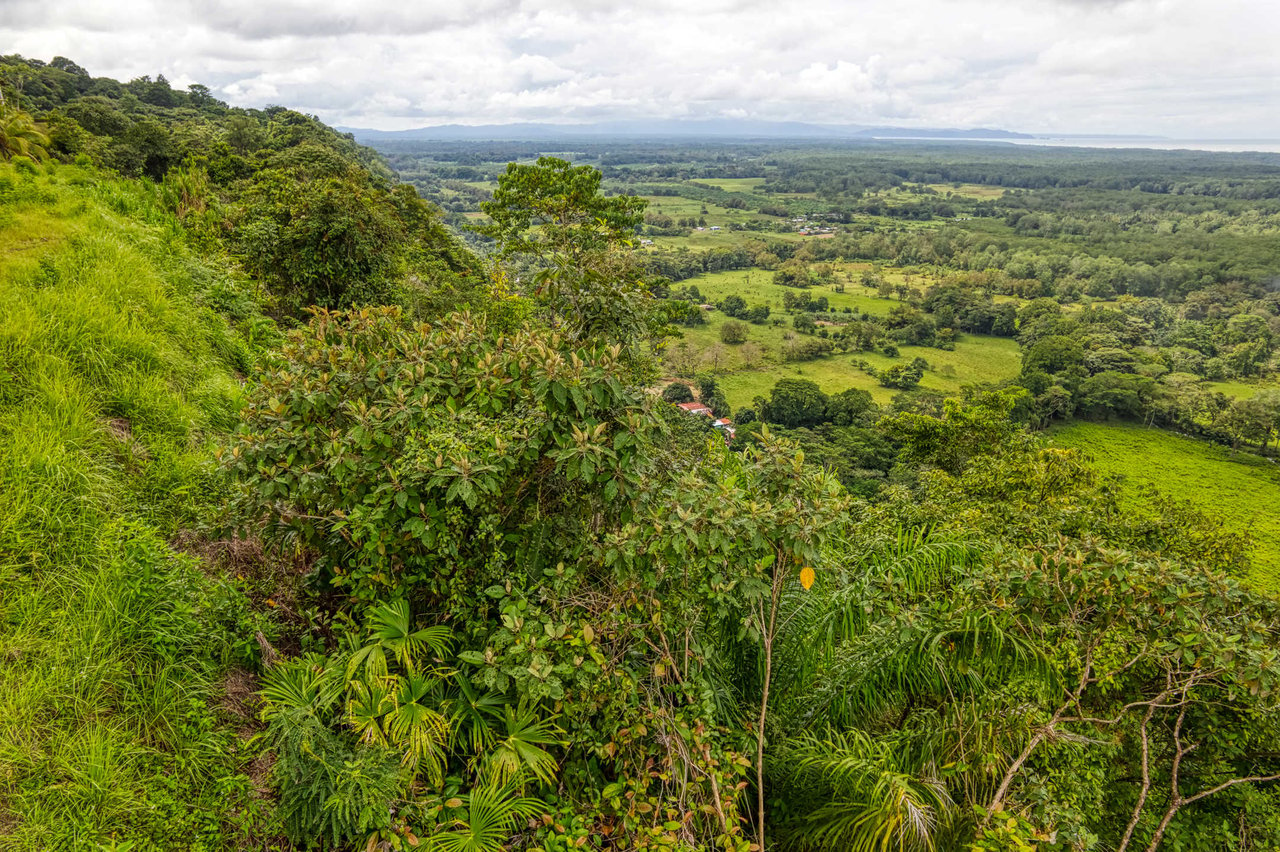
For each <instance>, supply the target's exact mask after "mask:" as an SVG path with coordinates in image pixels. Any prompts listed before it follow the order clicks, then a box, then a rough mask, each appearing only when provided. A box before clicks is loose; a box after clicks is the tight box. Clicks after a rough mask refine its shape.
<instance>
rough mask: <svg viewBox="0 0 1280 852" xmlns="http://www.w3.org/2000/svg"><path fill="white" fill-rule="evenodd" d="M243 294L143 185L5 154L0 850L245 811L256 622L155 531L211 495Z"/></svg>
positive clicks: (206, 841)
mask: <svg viewBox="0 0 1280 852" xmlns="http://www.w3.org/2000/svg"><path fill="white" fill-rule="evenodd" d="M215 305H216V306H220V307H223V308H228V307H230V308H233V309H237V306H238V310H239V316H240V318H241V320H242V321H243V322H242V323H241V326H242V328H241V330H240V331H237V330H236V329H234V328H232V327H231V324H230V323H229V322H228V320H227V319H225V318H224V316H223V315H222V314H221V313H219V312H218V311H217V310H215V309H214V306H215ZM252 305H253V298H252V294H251V293H250V292H248V291H246V290H244V289H243V285H238V284H237V283H236V281H235V279H234V278H233V277H232V276H231V275H230V273H229V272H228V270H227V269H226V268H219V267H218V266H217V265H216V263H213V262H210V261H202V260H197V259H196V258H195V257H193V256H192V254H191V253H190V252H189V250H188V249H187V247H186V245H185V243H184V240H183V237H182V232H181V229H180V228H179V226H178V223H177V221H176V220H175V219H174V218H172V217H171V216H170V215H169V214H168V213H166V212H165V211H164V210H163V209H162V208H161V207H160V205H159V203H158V201H157V194H156V192H155V190H154V189H153V188H152V187H149V186H148V185H146V184H142V183H139V182H136V181H126V180H121V179H117V178H110V177H107V176H105V175H104V174H103V173H100V172H97V171H95V170H93V169H89V168H78V167H75V166H43V167H40V168H39V169H38V170H37V169H36V168H33V167H31V166H30V165H29V164H26V163H21V162H20V166H19V168H15V167H14V166H12V165H4V164H0V589H4V593H3V594H0V660H2V661H3V665H0V847H3V848H6V849H8V848H12V849H32V850H35V849H55V848H56V849H73V848H74V849H83V848H90V849H97V848H188V849H214V848H234V847H240V846H242V845H244V844H245V843H247V838H248V834H249V833H250V832H251V831H253V830H255V829H254V825H255V824H257V823H259V822H261V820H260V819H259V817H260V814H259V813H258V812H259V811H260V810H261V807H260V805H259V804H258V803H257V802H256V801H255V799H254V796H253V788H252V784H251V782H250V779H249V777H248V775H246V773H245V771H244V770H245V768H246V760H247V756H246V755H245V752H244V745H243V743H242V742H241V740H240V738H239V737H238V736H237V735H236V733H235V730H234V729H233V727H232V724H231V723H232V722H235V721H239V720H236V719H234V718H232V717H230V716H228V715H227V714H226V713H225V712H224V711H223V710H221V709H219V702H220V700H221V698H222V695H221V691H220V687H219V680H220V678H221V677H222V676H223V674H224V673H225V671H226V670H227V669H228V667H229V666H230V665H232V664H233V663H234V662H236V661H237V658H238V657H239V656H240V655H241V654H242V653H243V650H242V649H240V648H237V646H236V645H235V644H234V642H233V639H232V637H233V636H240V637H244V636H252V635H253V633H254V630H255V629H257V621H256V620H255V617H254V616H253V615H252V614H251V612H250V610H249V607H248V604H247V599H246V598H245V596H244V595H243V594H242V593H241V591H240V590H238V589H237V588H236V586H235V585H234V584H233V583H230V582H227V581H226V580H222V579H219V578H216V577H212V576H209V575H208V574H207V573H205V572H203V571H202V570H201V565H200V563H199V562H198V561H197V560H195V559H193V558H192V557H190V556H185V555H182V554H181V553H179V552H177V551H176V550H175V549H174V548H173V547H171V546H170V545H169V544H168V542H169V541H171V540H172V539H173V537H174V536H175V534H176V533H177V532H178V531H179V530H180V529H183V528H192V527H195V526H197V525H198V524H199V519H200V518H201V517H202V516H204V515H206V514H212V510H213V509H214V507H215V506H216V505H217V503H218V499H219V488H218V485H217V483H216V481H215V479H214V476H213V470H212V467H211V465H210V457H211V443H212V440H213V438H214V436H216V435H217V434H219V433H220V432H222V431H224V430H227V429H229V428H231V426H232V425H233V423H234V420H235V417H236V411H237V407H238V405H239V395H240V390H239V382H238V381H237V373H238V372H241V371H244V370H246V369H247V368H248V367H249V365H250V364H251V361H252V358H253V354H252V351H251V349H250V348H249V346H248V345H247V344H246V342H245V337H246V335H245V334H244V333H242V332H246V331H251V330H253V329H256V330H257V333H258V334H259V335H261V334H262V333H263V332H268V333H269V332H270V329H271V328H273V324H272V323H270V321H268V320H265V319H264V318H262V317H261V316H260V315H255V312H254V311H253V309H252ZM232 313H233V315H234V314H235V310H233V311H232ZM113 838H121V839H124V838H127V839H128V840H130V841H131V842H132V843H134V844H136V845H135V846H128V845H126V846H119V847H117V846H115V845H114V844H113Z"/></svg>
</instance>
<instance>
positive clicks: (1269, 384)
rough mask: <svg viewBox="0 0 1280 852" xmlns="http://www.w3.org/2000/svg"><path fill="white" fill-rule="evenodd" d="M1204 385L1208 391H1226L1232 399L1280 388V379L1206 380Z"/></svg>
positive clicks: (1245, 397) (1247, 397)
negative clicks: (1245, 380) (1247, 380)
mask: <svg viewBox="0 0 1280 852" xmlns="http://www.w3.org/2000/svg"><path fill="white" fill-rule="evenodd" d="M1202 387H1203V388H1204V389H1205V390H1207V391H1214V392H1217V393H1225V394H1226V395H1227V396H1229V397H1231V398H1232V399H1249V398H1250V397H1252V396H1254V395H1255V394H1257V393H1258V392H1259V391H1264V390H1280V381H1277V380H1276V379H1275V378H1274V377H1273V378H1272V379H1271V380H1270V381H1262V382H1257V381H1253V382H1244V381H1226V382H1204V383H1203V384H1202Z"/></svg>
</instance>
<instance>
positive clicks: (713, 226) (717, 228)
mask: <svg viewBox="0 0 1280 852" xmlns="http://www.w3.org/2000/svg"><path fill="white" fill-rule="evenodd" d="M711 230H713V231H718V230H720V226H719V225H712V226H711Z"/></svg>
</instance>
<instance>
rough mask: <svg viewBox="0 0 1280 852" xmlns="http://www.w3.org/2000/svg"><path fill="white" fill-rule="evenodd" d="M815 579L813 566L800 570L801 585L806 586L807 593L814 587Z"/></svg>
mask: <svg viewBox="0 0 1280 852" xmlns="http://www.w3.org/2000/svg"><path fill="white" fill-rule="evenodd" d="M814 577H815V575H814V573H813V566H811V565H806V566H804V567H803V568H801V569H800V585H802V586H804V588H805V591H808V590H809V589H810V588H811V587H812V586H813V581H814Z"/></svg>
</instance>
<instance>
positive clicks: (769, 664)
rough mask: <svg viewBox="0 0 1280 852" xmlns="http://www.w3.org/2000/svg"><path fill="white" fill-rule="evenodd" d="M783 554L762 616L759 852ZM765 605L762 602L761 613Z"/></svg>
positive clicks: (775, 566) (762, 849) (758, 726)
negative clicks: (766, 726) (766, 727)
mask: <svg viewBox="0 0 1280 852" xmlns="http://www.w3.org/2000/svg"><path fill="white" fill-rule="evenodd" d="M782 563H783V557H782V554H779V555H778V558H777V559H776V560H775V561H774V564H773V570H774V574H773V589H772V593H771V594H770V596H769V623H768V625H767V626H766V625H765V624H764V623H763V621H764V619H763V617H762V618H761V625H760V632H761V636H762V637H763V638H764V689H763V690H762V691H761V694H760V718H759V719H758V720H757V724H756V832H757V834H758V835H759V838H758V839H759V843H760V852H765V841H764V822H765V820H764V722H765V717H766V716H767V715H768V712H769V681H770V680H771V679H772V677H773V638H774V628H775V627H776V625H777V622H778V602H779V600H780V598H781V597H782V581H783V578H784V577H785V576H786V568H785V567H784V565H783V564H782ZM763 615H764V606H763V605H761V616H763Z"/></svg>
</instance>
